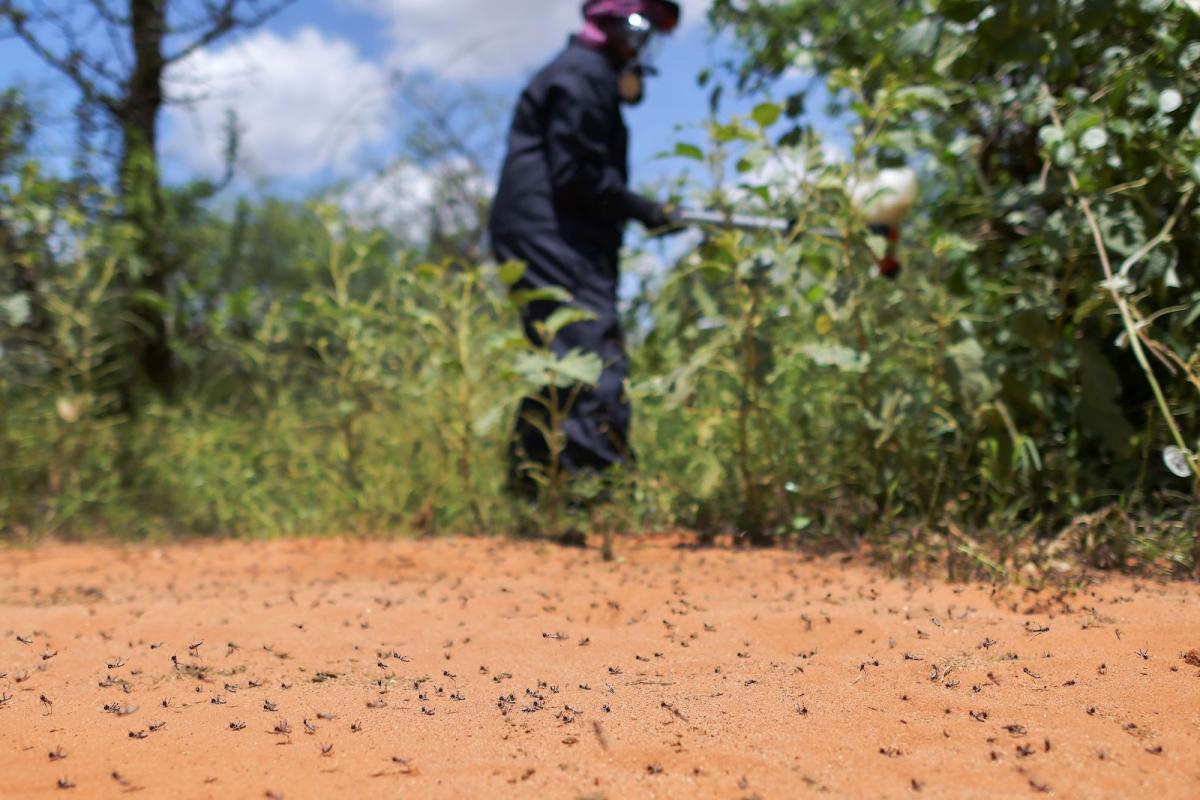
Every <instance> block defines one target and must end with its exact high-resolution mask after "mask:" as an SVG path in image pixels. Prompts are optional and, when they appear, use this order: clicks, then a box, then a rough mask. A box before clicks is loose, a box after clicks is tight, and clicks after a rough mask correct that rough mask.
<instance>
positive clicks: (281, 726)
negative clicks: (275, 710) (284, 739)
mask: <svg viewBox="0 0 1200 800" xmlns="http://www.w3.org/2000/svg"><path fill="white" fill-rule="evenodd" d="M271 733H277V734H280V735H281V736H291V735H292V726H291V725H290V724H289V723H288V721H287V720H286V719H281V720H279V721H278V722H276V723H275V727H274V729H272V731H271Z"/></svg>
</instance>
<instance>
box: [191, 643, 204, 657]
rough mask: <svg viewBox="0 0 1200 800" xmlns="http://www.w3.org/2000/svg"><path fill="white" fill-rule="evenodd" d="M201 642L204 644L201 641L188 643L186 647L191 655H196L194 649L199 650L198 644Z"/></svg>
mask: <svg viewBox="0 0 1200 800" xmlns="http://www.w3.org/2000/svg"><path fill="white" fill-rule="evenodd" d="M203 644H204V642H203V641H199V642H192V643H191V644H189V645H188V647H187V649H188V650H190V651H191V653H192V655H193V656H194V655H196V651H197V650H199V649H200V646H201V645H203Z"/></svg>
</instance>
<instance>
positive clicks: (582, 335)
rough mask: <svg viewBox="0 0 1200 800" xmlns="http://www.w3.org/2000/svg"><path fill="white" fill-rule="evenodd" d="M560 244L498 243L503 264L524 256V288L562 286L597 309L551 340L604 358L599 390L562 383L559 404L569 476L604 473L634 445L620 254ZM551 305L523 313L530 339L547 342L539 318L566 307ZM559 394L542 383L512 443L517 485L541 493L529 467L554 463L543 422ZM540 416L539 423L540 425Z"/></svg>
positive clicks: (562, 457)
mask: <svg viewBox="0 0 1200 800" xmlns="http://www.w3.org/2000/svg"><path fill="white" fill-rule="evenodd" d="M556 244H560V243H559V242H557V241H555V240H551V241H550V242H549V245H551V246H547V242H546V241H539V240H538V238H537V237H529V238H526V237H512V236H495V235H493V242H492V245H493V248H494V249H495V252H496V257H497V258H498V259H499V260H501V261H514V260H515V261H523V262H525V264H526V272H525V277H524V278H523V279H522V281H521V283H520V285H519V287H518V288H525V289H529V288H543V287H547V286H557V287H560V288H563V289H566V290H567V291H568V292H570V293H571V295H572V298H573V300H572V305H574V306H577V307H579V308H582V309H585V310H587V311H590V312H591V313H592V314H594V315H595V316H596V318H595V319H594V320H587V321H584V322H576V323H574V324H572V325H568V326H567V327H566V328H563V329H562V330H561V331H559V333H558V335H557V336H556V337H555V338H554V340H553V341H552V342H551V343H550V349H551V351H552V352H554V353H555V354H556V355H557V356H559V357H561V356H564V355H566V354H567V353H568V352H570V351H572V350H581V351H583V352H585V353H594V354H596V355H597V356H599V357H600V360H601V362H602V364H603V371H602V372H601V374H600V379H599V381H598V382H597V384H596V386H594V387H579V388H576V389H572V388H566V389H563V388H559V389H557V390H556V392H557V400H558V409H559V411H560V413H561V414H563V415H564V416H563V420H562V429H561V430H562V433H563V434H564V435H565V438H566V442H565V448H564V450H563V451H562V452H561V453H560V454H559V468H560V469H562V470H563V471H565V472H566V473H568V474H600V473H602V472H604V471H605V470H607V469H609V468H610V467H613V466H616V465H619V464H623V463H627V462H629V461H631V460H632V453H631V451H630V447H629V422H630V416H631V411H630V406H629V401H628V398H627V397H626V396H625V379H626V377H627V376H628V374H629V358H628V356H627V355H626V352H625V336H624V334H623V332H622V330H621V324H620V319H619V317H618V313H617V269H616V264H617V255H616V254H615V253H612V254H607V253H600V254H597V253H591V252H587V251H584V252H583V253H582V254H581V253H580V252H579V251H577V250H572V251H569V252H567V253H564V252H562V249H561V247H554V246H553V245H556ZM559 305H560V304H558V303H552V302H535V303H532V304H530V305H529V306H527V307H526V308H525V309H524V310H523V312H522V323H523V326H524V330H525V336H526V337H527V338H528V339H529V341H530V343H532V344H534V345H535V346H539V347H541V346H543V345H544V344H545V342H543V341H542V340H541V338H540V336H539V334H538V331H537V327H536V323H538V322H540V321H545V320H546V319H548V318H549V317H550V315H551V314H553V313H554V311H555V310H556V309H557V308H558V307H559ZM552 396H553V393H552V392H551V390H550V388H549V387H546V388H543V389H542V390H541V392H540V393H539V395H538V397H537V398H533V397H527V398H525V400H523V401H522V403H521V406H520V409H519V410H518V414H517V421H516V430H515V433H514V436H513V442H512V479H513V483H514V488H515V489H517V490H518V491H520V492H521V493H522V494H524V495H526V496H528V497H536V494H537V483H536V481H535V480H533V478H532V477H531V475H530V474H529V472H530V470H529V469H528V467H529V466H530V465H536V466H540V467H542V468H548V467H549V466H550V462H551V452H550V447H549V445H548V443H547V441H546V437H545V435H544V434H543V432H542V430H540V429H539V424H540V425H541V426H542V427H545V428H549V426H550V420H549V415H548V406H549V405H550V404H551V398H552ZM533 421H537V423H539V424H534V422H533Z"/></svg>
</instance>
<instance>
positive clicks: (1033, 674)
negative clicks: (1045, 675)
mask: <svg viewBox="0 0 1200 800" xmlns="http://www.w3.org/2000/svg"><path fill="white" fill-rule="evenodd" d="M1021 671H1022V672H1024V673H1025V674H1026V675H1028V676H1029V677H1031V678H1033V679H1035V680H1039V681H1040V680H1041V679H1042V676H1041V675H1038V674H1037V673H1036V672H1034V671H1033V670H1031V669H1030V668H1029V667H1025V668H1024V669H1022V670H1021Z"/></svg>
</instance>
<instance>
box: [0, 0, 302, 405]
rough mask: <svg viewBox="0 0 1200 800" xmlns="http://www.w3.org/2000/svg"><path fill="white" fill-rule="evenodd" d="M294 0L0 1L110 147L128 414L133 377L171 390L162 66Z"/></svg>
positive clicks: (11, 23) (0, 18) (5, 19)
mask: <svg viewBox="0 0 1200 800" xmlns="http://www.w3.org/2000/svg"><path fill="white" fill-rule="evenodd" d="M294 1H295V0H128V2H127V5H125V6H122V5H121V2H122V0H46V1H45V2H42V1H41V0H0V22H2V23H3V27H2V28H0V33H2V34H10V35H12V36H15V37H16V38H17V39H19V40H20V41H22V42H24V43H25V45H26V46H27V47H28V48H29V49H30V50H31V51H32V52H33V53H34V54H35V55H36V56H37V57H38V58H40V59H41V60H42V61H44V62H45V63H46V64H48V65H49V66H50V67H52V68H53V69H55V70H57V71H58V72H59V73H61V74H62V75H63V76H65V77H66V78H67V79H68V80H69V81H70V83H71V84H72V85H73V86H74V88H75V89H76V90H77V91H78V93H79V97H80V107H81V110H82V111H83V112H84V113H85V114H86V113H89V112H95V113H97V114H98V115H99V116H100V117H101V118H103V119H104V120H106V122H107V123H108V126H109V128H110V129H111V130H112V132H113V133H114V134H115V137H116V140H117V142H118V153H117V157H116V164H115V172H114V177H115V185H116V189H117V194H118V197H119V198H120V201H121V209H122V213H123V214H124V215H125V218H126V219H127V221H128V222H129V223H131V224H132V225H133V227H134V229H135V230H136V231H137V233H138V247H137V250H138V255H139V257H140V266H139V268H138V270H137V272H138V274H130V275H126V276H124V280H125V282H126V285H127V286H128V288H129V289H130V290H131V291H130V293H129V297H130V298H131V301H130V302H131V304H132V307H131V309H130V311H131V312H132V314H131V319H132V320H133V322H132V323H131V324H132V325H133V328H134V329H133V331H131V334H132V336H131V338H130V341H132V342H134V343H135V344H134V345H133V348H134V350H135V352H133V353H131V354H130V355H132V356H133V358H132V359H131V360H132V363H134V364H136V365H137V367H138V370H137V373H140V374H137V373H134V374H130V375H127V376H125V377H124V379H123V383H124V385H123V386H122V387H121V389H120V391H121V395H122V398H123V404H124V405H125V406H126V409H127V410H129V411H132V410H133V408H134V407H135V405H136V404H135V396H136V393H137V389H136V386H137V384H139V383H140V382H141V380H142V379H149V381H150V382H151V384H152V385H153V386H155V387H156V388H158V389H159V390H160V391H161V392H163V393H164V394H165V395H167V396H170V394H171V393H172V389H173V383H174V374H173V369H172V358H171V345H170V338H169V335H168V327H167V320H166V315H165V313H164V308H163V302H162V298H163V297H164V296H165V294H166V290H167V281H168V278H169V276H170V274H171V271H172V264H171V259H170V257H169V255H168V248H167V246H166V241H165V236H164V214H165V207H164V199H163V189H162V184H161V178H160V172H159V163H158V149H157V146H158V120H159V116H160V113H161V111H162V109H163V106H164V104H166V103H167V102H169V101H170V100H171V98H168V97H167V95H166V92H165V88H164V77H165V75H166V72H167V70H168V68H169V67H170V66H171V65H173V64H176V63H178V62H180V61H182V60H184V59H186V58H187V57H188V56H189V55H191V54H193V53H195V52H197V51H199V50H201V49H203V48H206V47H209V46H211V45H213V44H215V43H216V42H218V41H220V40H222V39H224V38H226V37H228V36H230V35H232V34H235V33H237V32H239V31H245V30H248V29H251V28H254V27H257V26H259V25H261V24H263V23H264V22H265V21H267V20H268V19H269V18H271V17H272V16H273V15H275V14H276V13H278V12H279V11H281V10H282V9H283V8H285V7H287V6H288V5H290V4H291V3H293V2H294ZM4 29H7V30H4Z"/></svg>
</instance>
